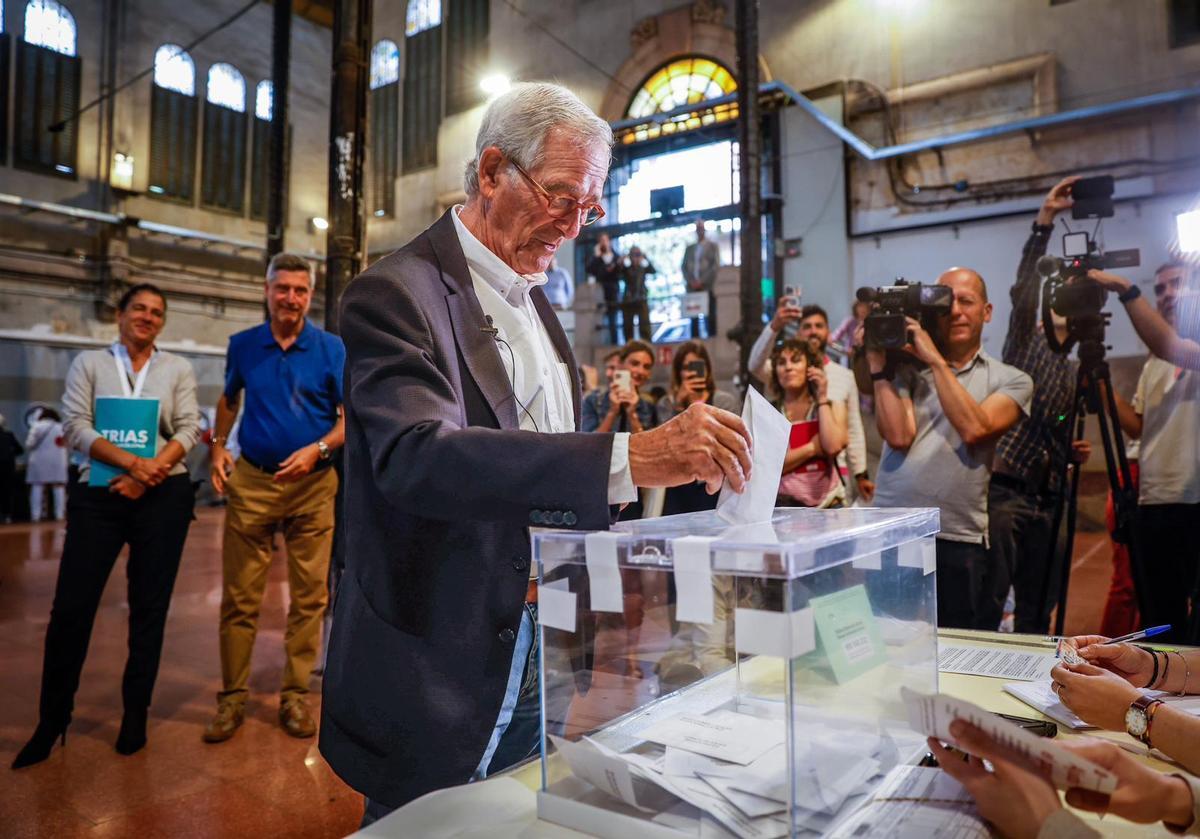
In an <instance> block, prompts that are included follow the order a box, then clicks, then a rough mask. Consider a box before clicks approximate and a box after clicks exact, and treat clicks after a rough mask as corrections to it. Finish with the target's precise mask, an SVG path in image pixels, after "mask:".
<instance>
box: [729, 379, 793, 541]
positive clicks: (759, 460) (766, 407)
mask: <svg viewBox="0 0 1200 839" xmlns="http://www.w3.org/2000/svg"><path fill="white" fill-rule="evenodd" d="M742 422H744V423H745V424H746V429H747V430H748V431H749V432H750V439H751V440H753V441H754V449H753V452H752V454H751V458H752V464H753V465H752V468H751V470H750V480H749V482H748V483H747V484H746V490H745V492H743V493H742V494H741V495H738V494H737V493H736V492H734V491H733V489H732V488H731V487H730V486H729V482H728V481H726V482H725V485H724V486H722V487H721V496H720V498H718V499H717V515H719V516H720V517H721V518H723V519H725V521H727V522H729V523H730V524H749V523H750V522H755V521H764V520H766V519H769V518H771V514H772V512H774V510H775V498H776V496H777V495H778V494H779V478H780V476H781V475H782V474H783V458H784V456H785V455H787V449H788V440H789V438H790V437H791V435H792V424H791V423H790V422H788V420H787V417H785V416H784V415H783V414H782V413H781V412H780V411H778V410H777V409H775V408H773V407H772V406H771V403H770V402H768V401H767V400H766V399H764V398H763V396H762V394H760V393H759V392H758V391H757V390H755V389H754V388H749V390H748V392H747V393H746V404H745V406H744V407H743V408H742Z"/></svg>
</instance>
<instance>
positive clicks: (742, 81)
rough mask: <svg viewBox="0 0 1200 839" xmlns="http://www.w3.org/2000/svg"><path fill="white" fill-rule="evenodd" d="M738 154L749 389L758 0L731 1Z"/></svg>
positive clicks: (754, 309) (758, 238) (755, 265)
mask: <svg viewBox="0 0 1200 839" xmlns="http://www.w3.org/2000/svg"><path fill="white" fill-rule="evenodd" d="M735 27H736V37H737V74H738V90H737V100H738V151H739V155H738V156H739V161H740V164H739V165H740V172H739V174H740V186H741V205H742V208H741V215H742V237H741V255H742V266H741V278H740V279H741V283H740V294H739V299H740V301H741V316H742V317H741V329H740V330H739V333H740V334H739V335H738V342H739V344H740V345H741V346H740V352H739V353H738V356H739V362H738V371H739V374H740V376H741V381H742V382H743V383H745V384H746V385H747V386H748V385H749V381H750V376H749V371H748V364H749V359H750V347H751V346H752V345H753V344H754V339H755V338H757V337H758V333H759V332H760V331H762V171H761V170H762V135H761V132H760V129H759V109H758V0H737V13H736V20H735Z"/></svg>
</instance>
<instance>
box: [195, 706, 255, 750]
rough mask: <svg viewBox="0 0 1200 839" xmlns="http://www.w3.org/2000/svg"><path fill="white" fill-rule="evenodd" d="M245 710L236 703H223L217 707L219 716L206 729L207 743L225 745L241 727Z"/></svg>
mask: <svg viewBox="0 0 1200 839" xmlns="http://www.w3.org/2000/svg"><path fill="white" fill-rule="evenodd" d="M245 716H246V714H245V709H244V708H243V706H242V705H240V704H238V703H236V702H222V703H221V704H220V705H218V706H217V715H216V716H215V717H213V718H212V721H211V722H209V724H208V725H207V726H205V728H204V742H205V743H224V742H225V741H226V740H228V739H229V738H230V737H232V736H233V733H234V732H235V731H237V730H238V727H239V726H241V724H242V720H244V719H245Z"/></svg>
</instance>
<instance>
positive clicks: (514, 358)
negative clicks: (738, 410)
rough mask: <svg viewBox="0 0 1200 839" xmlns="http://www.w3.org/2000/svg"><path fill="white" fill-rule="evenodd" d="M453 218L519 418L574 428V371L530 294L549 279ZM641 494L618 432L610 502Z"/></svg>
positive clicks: (528, 423)
mask: <svg viewBox="0 0 1200 839" xmlns="http://www.w3.org/2000/svg"><path fill="white" fill-rule="evenodd" d="M461 211H462V206H461V205H459V206H456V207H455V208H454V213H453V214H452V218H453V219H454V229H455V232H457V233H458V241H459V244H460V245H462V249H463V254H464V255H465V256H466V258H467V268H468V270H470V272H471V282H472V284H473V285H474V288H475V294H476V296H477V297H478V298H479V305H480V306H481V307H482V308H483V313H484V314H485V315H487V316H488V317H490V318H491V325H492V327H493V328H495V329H496V330H498V334H497V335H496V341H497V347H496V348H497V349H498V350H499V352H500V361H501V363H503V365H504V369H505V372H507V373H508V379H509V383H510V384H511V385H512V389H513V395H514V396H515V397H516V399H517V402H518V403H519V404H518V405H517V419H518V422H519V423H520V427H521V429H522V430H524V431H540V432H548V433H552V434H562V433H565V432H570V431H575V413H574V408H573V407H572V400H571V373H570V370H568V369H567V365H566V363H565V362H564V361H563V360H562V358H560V357H559V354H558V351H557V350H555V349H554V344H553V343H552V342H551V341H550V334H549V333H548V332H547V331H546V327H545V325H544V324H543V323H542V319H541V318H540V317H539V316H538V313H537V310H536V309H535V308H534V306H533V301H532V300H531V299H530V297H529V291H530V289H532V288H533V287H534V286H539V285H543V284H545V282H546V275H545V274H530V275H528V276H526V275H522V274H518V273H517V272H516V271H514V270H513V269H512V268H510V267H508V265H506V264H505V263H504V261H503V260H501V259H500V257H498V256H496V254H494V253H492V252H491V251H490V250H488V249H487V247H486V246H484V244H483V243H482V242H480V241H479V240H478V239H476V238H475V236H474V235H473V234H472V233H471V231H469V230H467V228H466V225H464V224H463V223H462V221H461V220H459V218H458V214H459V213H460V212H461ZM636 500H637V488H636V487H635V486H634V485H633V477H632V475H631V474H630V472H629V435H628V434H616V435H614V439H613V447H612V460H611V462H610V465H609V474H608V503H609V504H624V503H627V502H630V501H636Z"/></svg>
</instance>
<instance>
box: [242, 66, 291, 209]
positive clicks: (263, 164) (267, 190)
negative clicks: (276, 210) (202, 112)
mask: <svg viewBox="0 0 1200 839" xmlns="http://www.w3.org/2000/svg"><path fill="white" fill-rule="evenodd" d="M274 113H275V86H274V85H273V84H272V83H271V80H270V79H263V80H262V81H261V82H259V83H258V86H257V87H256V88H255V89H254V121H253V123H252V124H253V126H254V129H253V134H254V137H253V140H254V142H253V145H252V146H251V148H250V155H251V157H250V160H251V162H250V218H253V219H265V218H266V217H267V210H268V207H269V202H270V200H271V117H272V116H273V115H274ZM284 171H287V167H286V166H285V167H284Z"/></svg>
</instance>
